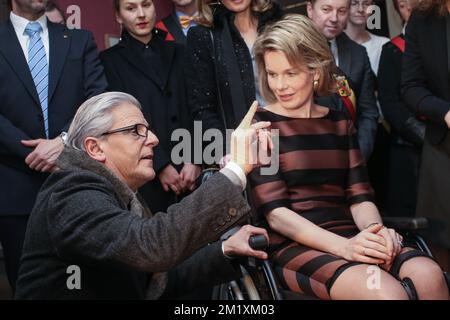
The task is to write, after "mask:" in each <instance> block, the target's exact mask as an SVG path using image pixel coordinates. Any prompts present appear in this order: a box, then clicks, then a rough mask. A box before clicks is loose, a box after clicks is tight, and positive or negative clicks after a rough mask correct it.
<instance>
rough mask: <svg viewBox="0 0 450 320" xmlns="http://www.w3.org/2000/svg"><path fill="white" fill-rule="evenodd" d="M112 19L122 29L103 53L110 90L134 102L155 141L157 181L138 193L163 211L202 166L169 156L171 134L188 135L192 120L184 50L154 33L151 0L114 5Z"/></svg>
mask: <svg viewBox="0 0 450 320" xmlns="http://www.w3.org/2000/svg"><path fill="white" fill-rule="evenodd" d="M115 9H116V17H117V20H118V22H119V23H120V24H121V26H122V28H123V30H124V31H123V34H122V38H121V41H120V42H119V43H118V44H117V45H115V46H114V47H112V48H110V49H108V50H106V51H104V52H102V53H101V55H100V58H101V60H102V62H103V65H104V67H105V74H106V77H107V80H108V83H109V90H110V91H122V92H126V93H129V94H131V95H133V96H134V97H136V98H137V99H138V101H139V102H140V103H141V105H142V109H143V110H142V111H143V113H144V116H145V118H146V119H148V121H150V122H151V123H152V130H153V131H154V132H155V133H156V134H157V135H158V137H159V141H160V143H159V145H158V147H157V148H156V149H155V158H154V168H155V171H156V173H157V175H158V179H155V180H154V181H152V182H150V183H148V184H146V185H145V186H144V187H143V188H141V190H140V192H141V194H142V195H143V197H144V198H145V199H150V200H147V201H148V202H149V203H150V206H151V208H150V209H152V210H153V211H154V212H157V211H164V210H166V209H167V207H168V206H169V205H170V204H173V203H175V202H176V201H177V200H178V198H177V197H178V196H180V195H183V194H185V193H186V192H189V191H192V190H194V188H195V185H196V184H195V181H196V179H197V177H198V176H199V175H200V167H199V166H196V165H193V164H191V163H187V162H184V163H183V164H178V163H177V164H175V163H174V162H173V159H171V152H172V149H173V147H174V146H175V145H176V144H177V142H174V141H171V135H172V132H173V131H174V130H176V129H179V128H182V129H186V130H188V131H191V130H192V126H193V119H192V117H191V115H190V112H189V109H188V105H187V92H186V86H185V81H184V71H183V66H184V56H185V51H184V47H183V46H182V45H179V44H176V43H174V42H168V41H165V37H166V34H165V32H163V31H161V30H158V29H154V24H155V7H154V4H153V2H152V1H150V0H134V1H124V0H115Z"/></svg>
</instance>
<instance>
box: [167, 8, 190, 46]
mask: <svg viewBox="0 0 450 320" xmlns="http://www.w3.org/2000/svg"><path fill="white" fill-rule="evenodd" d="M164 23H165V25H166V27H167V29H168V30H169V32H170V34H171V35H172V36H173V37H174V38H175V40H176V41H177V42H178V43H181V44H183V45H186V36H185V35H184V32H183V29H182V27H181V25H180V22H179V20H178V16H177V15H176V13H175V12H174V13H172V14H171V15H170V16H168V17H167V18H166V19H165V21H164Z"/></svg>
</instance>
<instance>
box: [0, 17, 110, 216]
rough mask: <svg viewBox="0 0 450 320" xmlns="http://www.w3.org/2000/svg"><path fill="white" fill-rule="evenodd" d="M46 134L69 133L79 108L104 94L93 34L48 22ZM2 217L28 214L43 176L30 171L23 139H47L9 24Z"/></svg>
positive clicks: (1, 64)
mask: <svg viewBox="0 0 450 320" xmlns="http://www.w3.org/2000/svg"><path fill="white" fill-rule="evenodd" d="M48 31H49V43H50V63H49V92H48V97H49V100H48V101H49V102H48V114H49V119H48V121H49V135H50V139H52V138H55V137H57V136H58V135H59V134H60V133H61V132H62V131H64V130H67V129H68V127H69V124H70V122H71V120H72V117H73V116H74V115H75V112H76V110H77V109H78V107H79V106H80V105H81V104H82V103H83V102H84V101H85V100H86V99H87V98H89V97H91V96H94V95H96V94H99V93H102V92H103V91H104V90H105V89H106V80H105V78H104V75H103V67H102V66H101V64H100V60H99V59H98V53H97V49H96V45H95V42H94V40H93V37H92V35H91V33H89V32H87V31H81V30H68V29H67V28H66V27H65V26H62V25H60V24H53V23H51V22H48ZM0 83H1V86H0V176H1V179H0V215H4V214H8V215H10V214H12V215H15V214H29V213H30V212H31V209H32V207H33V204H34V201H35V198H36V195H37V192H38V190H39V188H40V186H41V185H42V183H43V181H44V180H45V178H46V177H47V175H46V174H41V173H37V172H35V171H32V170H30V169H29V168H28V166H27V165H26V164H25V158H26V157H27V156H28V155H29V154H30V152H31V151H32V149H29V148H26V147H24V146H23V145H22V144H21V142H20V141H21V140H32V139H39V138H42V139H45V131H44V120H43V116H42V110H41V106H40V103H39V97H38V93H37V92H36V88H35V85H34V82H33V79H32V76H31V72H30V70H29V67H28V64H27V61H26V59H25V56H24V54H23V51H22V47H21V46H20V43H19V40H18V39H17V36H16V33H15V31H14V27H13V25H12V24H11V22H10V21H8V22H7V23H6V24H4V25H2V26H0Z"/></svg>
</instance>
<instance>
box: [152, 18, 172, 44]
mask: <svg viewBox="0 0 450 320" xmlns="http://www.w3.org/2000/svg"><path fill="white" fill-rule="evenodd" d="M155 27H156V28H157V29H160V30H162V31H165V32H167V36H166V41H175V39H174V37H173V36H172V34H171V33H170V32H169V30H168V29H167V27H166V25H165V24H164V22H163V21H159V22H157V23H156V25H155Z"/></svg>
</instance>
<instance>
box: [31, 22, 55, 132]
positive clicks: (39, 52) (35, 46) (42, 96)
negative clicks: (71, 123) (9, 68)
mask: <svg viewBox="0 0 450 320" xmlns="http://www.w3.org/2000/svg"><path fill="white" fill-rule="evenodd" d="M41 31H42V26H41V25H40V24H39V23H38V22H30V23H28V25H27V26H26V28H25V34H27V35H28V36H29V37H30V44H29V45H28V67H29V68H30V71H31V76H32V77H33V81H34V85H35V86H36V91H37V93H38V96H39V102H40V103H41V109H42V116H43V117H44V127H45V136H46V137H47V139H48V138H49V134H48V63H47V56H46V54H45V48H44V43H43V42H42V39H41Z"/></svg>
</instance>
